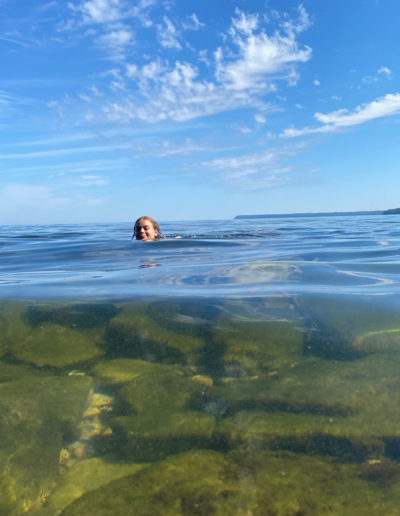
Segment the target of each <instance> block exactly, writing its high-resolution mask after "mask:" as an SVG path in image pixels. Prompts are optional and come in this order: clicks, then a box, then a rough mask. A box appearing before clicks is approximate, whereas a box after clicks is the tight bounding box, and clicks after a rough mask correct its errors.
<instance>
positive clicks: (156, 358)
mask: <svg viewBox="0 0 400 516" xmlns="http://www.w3.org/2000/svg"><path fill="white" fill-rule="evenodd" d="M147 307H148V304H147V303H142V302H135V303H129V304H125V305H122V310H121V312H120V313H119V314H118V315H117V316H116V317H114V318H113V319H112V320H111V322H110V325H109V328H108V329H107V331H106V346H107V356H108V357H109V358H117V357H118V358H119V357H127V358H139V359H143V360H147V361H150V362H165V363H186V362H187V363H189V364H195V363H196V361H197V356H198V350H199V349H200V348H201V347H202V346H203V345H204V340H203V339H202V338H200V337H195V336H191V335H180V334H176V333H174V332H172V331H169V330H167V329H165V328H163V327H161V326H160V325H159V324H158V323H157V322H156V321H155V320H154V319H152V318H151V317H149V315H148V313H147Z"/></svg>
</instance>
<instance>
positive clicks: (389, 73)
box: [378, 66, 392, 77]
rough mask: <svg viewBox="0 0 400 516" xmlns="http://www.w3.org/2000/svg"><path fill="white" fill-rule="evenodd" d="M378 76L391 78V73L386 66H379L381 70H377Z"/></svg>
mask: <svg viewBox="0 0 400 516" xmlns="http://www.w3.org/2000/svg"><path fill="white" fill-rule="evenodd" d="M378 73H379V74H383V75H385V76H386V77H391V75H392V71H391V70H390V68H388V67H387V66H381V68H379V69H378Z"/></svg>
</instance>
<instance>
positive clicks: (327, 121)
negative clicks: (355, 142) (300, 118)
mask: <svg viewBox="0 0 400 516" xmlns="http://www.w3.org/2000/svg"><path fill="white" fill-rule="evenodd" d="M398 114H400V93H388V94H387V95H385V96H384V97H379V98H377V99H376V100H373V101H372V102H369V103H365V104H361V105H360V106H357V107H356V108H355V109H354V110H353V111H349V110H348V109H338V110H337V111H332V112H331V113H315V114H314V118H315V119H316V120H318V122H321V123H322V124H323V125H321V126H318V127H303V128H302V129H295V128H288V129H285V130H284V131H283V132H282V133H281V135H280V136H282V137H293V136H304V135H307V134H313V133H327V132H335V131H338V130H340V129H343V128H346V127H352V126H356V125H360V124H364V123H365V122H368V121H370V120H374V119H377V118H383V117H388V116H394V115H398Z"/></svg>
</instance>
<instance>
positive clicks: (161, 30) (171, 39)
mask: <svg viewBox="0 0 400 516" xmlns="http://www.w3.org/2000/svg"><path fill="white" fill-rule="evenodd" d="M163 21H164V23H163V24H162V25H157V30H158V38H159V40H160V44H161V46H162V47H164V48H176V49H178V50H180V49H181V48H182V46H181V44H180V43H179V33H178V30H177V29H176V27H175V25H174V24H173V23H172V21H171V20H170V19H169V18H168V16H164V20H163Z"/></svg>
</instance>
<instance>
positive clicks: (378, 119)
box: [0, 0, 400, 224]
mask: <svg viewBox="0 0 400 516" xmlns="http://www.w3.org/2000/svg"><path fill="white" fill-rule="evenodd" d="M399 19H400V3H399V2H398V0H322V1H321V0H304V1H303V2H302V3H298V2H295V1H291V0H251V1H249V0H247V1H246V0H235V1H232V0H212V1H211V0H202V2H198V1H196V2H195V1H193V0H179V1H178V0H177V1H173V0H137V1H133V0H70V1H60V0H53V1H52V0H49V1H41V0H19V1H18V2H15V0H0V52H1V62H2V67H1V73H0V135H1V137H0V171H1V174H0V223H3V224H4V223H10V224H13V223H58V222H60V223H62V222H66V223H67V222H113V221H129V220H134V219H135V218H136V217H137V216H139V215H142V214H149V215H152V216H153V217H155V218H157V219H160V220H181V219H218V218H230V217H233V216H235V215H237V214H243V213H248V214H250V213H289V212H302V211H306V212H310V211H311V212H312V211H347V210H379V209H386V208H394V207H398V206H400V197H399V192H400V174H399V172H398V164H399V158H398V155H399V150H398V149H399V148H400V142H399V139H400V131H399V129H400V125H399V124H400V82H399V77H400V68H399V57H398V49H399V48H400V31H399V30H398V20H399Z"/></svg>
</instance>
